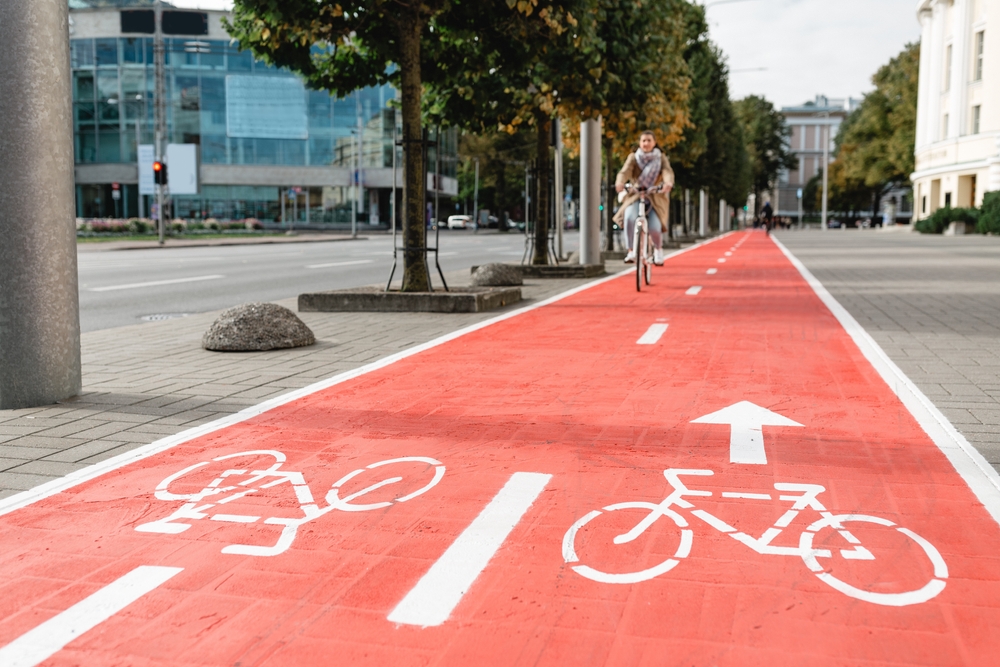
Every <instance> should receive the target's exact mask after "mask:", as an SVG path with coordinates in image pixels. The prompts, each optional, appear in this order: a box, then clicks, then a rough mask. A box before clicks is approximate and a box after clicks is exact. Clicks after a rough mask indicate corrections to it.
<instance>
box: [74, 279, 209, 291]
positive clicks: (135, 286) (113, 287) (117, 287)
mask: <svg viewBox="0 0 1000 667" xmlns="http://www.w3.org/2000/svg"><path fill="white" fill-rule="evenodd" d="M219 278H225V276H221V275H214V276H194V277H192V278H173V279H171V280H153V281H151V282H148V283H132V284H130V285H111V286H110V287H90V288H88V291H90V292H112V291H114V290H120V289H138V288H140V287H156V286H158V285H177V284H179V283H196V282H199V281H202V280H218V279H219Z"/></svg>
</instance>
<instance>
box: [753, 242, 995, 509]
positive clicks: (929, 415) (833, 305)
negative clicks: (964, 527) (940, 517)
mask: <svg viewBox="0 0 1000 667" xmlns="http://www.w3.org/2000/svg"><path fill="white" fill-rule="evenodd" d="M771 240H772V241H774V243H775V245H777V246H778V248H779V249H780V250H781V252H783V253H784V254H785V256H786V257H787V258H788V259H789V261H791V263H792V264H793V265H794V266H795V268H796V269H798V271H799V273H800V274H802V277H803V278H805V280H806V282H807V283H809V286H810V287H812V289H813V291H814V292H816V296H818V297H819V298H820V300H821V301H823V303H824V304H826V307H827V308H829V309H830V312H831V313H833V315H834V317H836V318H837V320H838V321H839V322H840V325H841V326H842V327H844V329H845V330H846V331H847V333H848V335H849V336H850V337H851V338H852V339H853V340H854V344H855V345H857V346H858V349H859V350H861V353H862V354H863V355H865V358H866V359H868V362H869V363H870V364H871V365H872V366H873V367H874V368H875V370H876V371H878V374H879V375H881V376H882V379H883V380H884V381H885V383H886V384H887V385H889V388H890V389H891V390H892V391H893V393H895V394H896V396H898V397H899V400H900V401H902V403H903V405H905V406H906V408H907V410H909V411H910V414H912V415H913V417H914V419H916V420H917V423H918V424H920V427H921V428H922V429H923V430H924V432H925V433H927V435H928V436H930V438H931V440H932V441H933V442H934V444H935V445H937V447H938V449H940V450H941V452H942V453H943V454H944V455H945V456H946V457H947V458H948V461H950V462H951V465H952V466H954V468H955V471H956V472H957V473H958V474H959V475H961V476H962V479H963V480H965V483H966V484H968V486H969V488H970V489H971V490H972V492H973V493H974V494H976V497H977V498H979V502H981V503H982V504H983V506H984V507H986V511H987V512H989V513H990V515H991V516H992V517H993V519H994V520H995V521H996V522H997V523H1000V475H998V474H997V471H996V470H994V469H993V466H991V465H990V464H989V462H987V461H986V459H985V458H984V457H983V455H982V454H980V453H979V451H978V450H977V449H976V448H975V447H973V446H972V444H971V443H970V442H969V441H968V440H967V439H966V437H965V436H964V435H962V434H961V433H960V432H959V430H958V429H956V428H955V427H954V425H952V423H951V422H950V421H949V420H948V418H947V417H945V416H944V413H942V412H941V411H940V410H939V409H938V407H937V406H936V405H934V403H932V402H931V400H930V399H929V398H927V396H926V395H925V394H924V392H922V391H920V388H919V387H917V385H916V384H914V382H913V380H911V379H910V378H909V377H907V376H906V374H905V373H904V372H903V371H902V369H900V368H899V366H897V365H896V363H895V362H894V361H893V360H892V359H890V358H889V355H887V354H886V353H885V351H884V350H883V349H882V347H881V346H880V345H879V344H878V343H877V342H875V339H874V338H872V337H871V335H870V334H869V333H868V332H867V331H865V329H864V327H862V326H861V324H860V323H859V322H858V321H857V320H856V319H854V316H853V315H851V314H850V313H849V312H847V309H846V308H844V307H843V306H842V305H840V302H839V301H837V299H836V298H834V296H833V295H832V294H830V292H829V291H827V289H826V288H825V287H823V284H822V283H821V282H820V281H819V280H817V279H816V277H815V276H813V274H812V273H811V272H810V271H809V269H807V268H806V267H805V265H804V264H803V263H802V262H800V261H799V259H798V257H796V256H795V255H793V254H792V253H791V251H789V250H788V248H786V247H785V246H784V245H782V243H781V241H779V240H778V239H776V238H774V237H773V236H772V237H771Z"/></svg>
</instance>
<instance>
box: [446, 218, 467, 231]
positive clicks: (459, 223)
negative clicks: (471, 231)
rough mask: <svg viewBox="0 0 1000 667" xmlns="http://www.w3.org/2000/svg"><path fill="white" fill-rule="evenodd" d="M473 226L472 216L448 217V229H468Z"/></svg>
mask: <svg viewBox="0 0 1000 667" xmlns="http://www.w3.org/2000/svg"><path fill="white" fill-rule="evenodd" d="M471 226H472V216H471V215H450V216H448V229H467V228H469V227H471Z"/></svg>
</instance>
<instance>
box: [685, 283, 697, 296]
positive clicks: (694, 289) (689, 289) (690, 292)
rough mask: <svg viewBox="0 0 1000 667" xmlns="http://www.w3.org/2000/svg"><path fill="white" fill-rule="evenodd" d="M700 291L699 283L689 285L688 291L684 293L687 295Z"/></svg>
mask: <svg viewBox="0 0 1000 667" xmlns="http://www.w3.org/2000/svg"><path fill="white" fill-rule="evenodd" d="M700 291H701V285H695V286H693V287H689V288H688V291H687V292H684V293H685V294H687V295H688V296H694V295H695V294H697V293H698V292H700Z"/></svg>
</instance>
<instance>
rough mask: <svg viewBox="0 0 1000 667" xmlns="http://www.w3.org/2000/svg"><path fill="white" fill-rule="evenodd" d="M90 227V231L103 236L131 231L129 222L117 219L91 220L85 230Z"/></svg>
mask: <svg viewBox="0 0 1000 667" xmlns="http://www.w3.org/2000/svg"><path fill="white" fill-rule="evenodd" d="M87 226H89V227H90V230H91V231H93V232H95V233H98V234H101V233H104V234H123V233H125V232H128V231H129V225H128V221H127V220H118V219H115V218H104V219H102V220H91V221H89V222H88V223H87V224H86V225H84V228H86V227H87Z"/></svg>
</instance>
